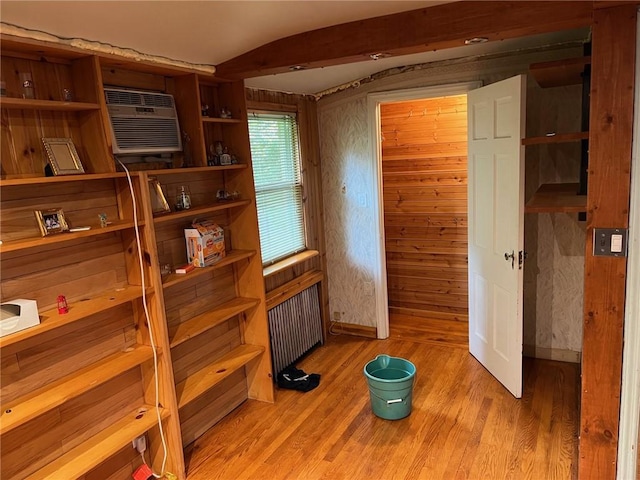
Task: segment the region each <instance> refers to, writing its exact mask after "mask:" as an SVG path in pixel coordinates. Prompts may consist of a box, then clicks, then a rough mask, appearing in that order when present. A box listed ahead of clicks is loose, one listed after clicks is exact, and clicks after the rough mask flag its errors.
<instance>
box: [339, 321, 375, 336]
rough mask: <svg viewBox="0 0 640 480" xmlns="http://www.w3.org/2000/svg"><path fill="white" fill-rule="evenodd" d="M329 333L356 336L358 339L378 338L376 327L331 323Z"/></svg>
mask: <svg viewBox="0 0 640 480" xmlns="http://www.w3.org/2000/svg"><path fill="white" fill-rule="evenodd" d="M329 331H330V332H331V333H334V334H344V335H354V336H356V337H365V338H378V330H377V329H376V327H367V326H366V325H356V324H354V323H342V322H331V326H330V327H329Z"/></svg>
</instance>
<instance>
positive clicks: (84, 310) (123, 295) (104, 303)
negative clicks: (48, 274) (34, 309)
mask: <svg viewBox="0 0 640 480" xmlns="http://www.w3.org/2000/svg"><path fill="white" fill-rule="evenodd" d="M140 297H142V288H141V287H139V286H136V285H126V286H123V287H115V288H112V287H110V288H108V289H107V290H105V291H103V292H101V293H98V294H96V295H92V296H87V297H84V298H82V299H81V300H78V301H77V302H72V304H71V305H70V306H69V313H67V314H64V315H61V314H59V313H58V309H57V307H56V308H51V309H48V310H44V311H42V310H41V311H40V324H39V325H36V326H35V327H31V328H27V329H26V330H22V331H20V332H16V333H13V334H11V335H8V336H6V337H3V338H2V342H1V345H2V348H3V349H7V348H8V347H9V346H11V345H14V344H18V343H20V342H23V341H24V340H27V339H29V338H32V337H35V336H38V335H41V334H43V333H46V332H49V331H51V330H55V329H57V328H60V327H63V326H65V325H70V324H72V323H75V322H79V321H81V320H84V319H86V318H88V317H90V316H92V315H96V314H98V313H101V312H104V311H106V310H109V309H112V308H114V307H117V306H120V305H122V304H125V303H130V302H132V301H134V300H137V299H139V298H140Z"/></svg>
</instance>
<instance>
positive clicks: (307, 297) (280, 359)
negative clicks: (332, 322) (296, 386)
mask: <svg viewBox="0 0 640 480" xmlns="http://www.w3.org/2000/svg"><path fill="white" fill-rule="evenodd" d="M269 335H270V336H271V361H272V363H273V375H274V380H275V379H276V378H277V376H278V373H280V372H281V371H282V370H284V369H285V368H286V367H288V366H289V365H291V364H293V363H294V362H296V361H297V360H299V359H300V358H301V357H302V356H303V355H304V354H305V353H307V352H308V351H309V350H311V349H312V348H313V347H315V346H316V345H318V344H322V320H321V318H320V302H319V300H318V285H317V284H316V285H313V286H311V287H309V288H307V289H306V290H303V291H302V292H300V293H298V294H297V295H295V296H294V297H291V298H290V299H288V300H286V301H284V302H282V303H281V304H280V305H277V306H275V307H273V308H272V309H271V310H269Z"/></svg>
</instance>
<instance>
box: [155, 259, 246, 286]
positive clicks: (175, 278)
mask: <svg viewBox="0 0 640 480" xmlns="http://www.w3.org/2000/svg"><path fill="white" fill-rule="evenodd" d="M255 254H256V252H255V250H231V251H230V252H227V255H226V257H224V258H223V259H222V260H220V261H219V262H218V263H216V264H214V265H211V266H209V267H200V268H195V269H193V270H192V271H190V272H189V273H185V274H178V273H172V274H171V275H168V276H167V277H166V279H165V280H164V281H163V282H162V286H163V287H164V288H165V289H167V288H169V287H173V286H174V285H178V284H180V283H182V282H186V281H188V280H192V279H193V278H196V277H200V276H202V275H207V274H209V273H211V272H212V271H213V270H216V269H218V268H222V267H226V266H227V265H231V264H232V263H236V262H239V261H241V260H244V259H246V258H251V257H253V256H254V255H255Z"/></svg>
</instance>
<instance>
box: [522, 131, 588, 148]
mask: <svg viewBox="0 0 640 480" xmlns="http://www.w3.org/2000/svg"><path fill="white" fill-rule="evenodd" d="M588 138H589V132H571V133H558V134H555V133H554V134H549V135H544V136H542V137H528V138H523V139H522V145H524V146H528V145H543V144H548V143H567V142H578V141H580V140H587V139H588Z"/></svg>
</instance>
